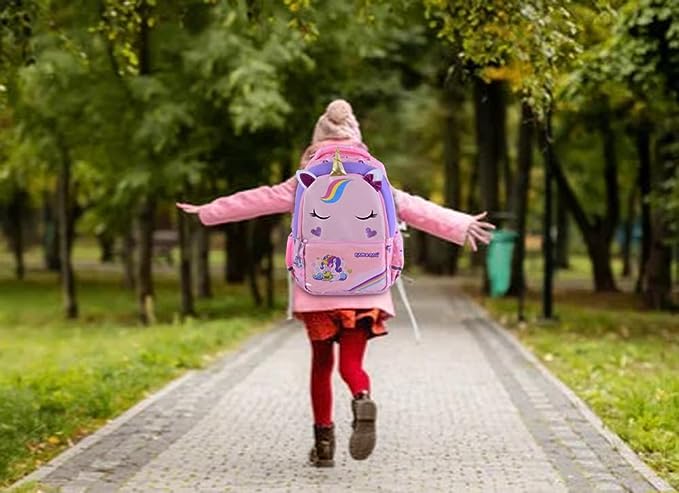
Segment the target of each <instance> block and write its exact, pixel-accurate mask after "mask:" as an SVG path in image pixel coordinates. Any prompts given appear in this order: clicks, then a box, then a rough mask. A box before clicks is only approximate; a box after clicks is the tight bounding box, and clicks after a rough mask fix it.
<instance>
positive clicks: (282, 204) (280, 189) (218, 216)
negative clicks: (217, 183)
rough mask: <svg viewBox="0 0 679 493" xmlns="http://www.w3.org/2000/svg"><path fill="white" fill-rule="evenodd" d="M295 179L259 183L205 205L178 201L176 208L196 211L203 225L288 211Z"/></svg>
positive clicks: (293, 200)
mask: <svg viewBox="0 0 679 493" xmlns="http://www.w3.org/2000/svg"><path fill="white" fill-rule="evenodd" d="M296 188H297V179H296V178H295V177H294V176H293V177H292V178H290V179H288V180H287V181H284V182H283V183H279V184H278V185H274V186H271V187H270V186H262V187H258V188H253V189H251V190H244V191H242V192H238V193H234V194H233V195H228V196H226V197H220V198H218V199H215V200H213V201H212V202H210V203H209V204H205V205H192V204H181V203H178V204H177V207H179V208H180V209H182V210H184V211H185V212H188V213H189V214H198V217H199V219H200V222H202V223H203V224H205V225H206V226H212V225H214V224H222V223H230V222H235V221H244V220H246V219H252V218H254V217H259V216H266V215H269V214H282V213H284V212H292V209H293V207H294V203H295V190H296Z"/></svg>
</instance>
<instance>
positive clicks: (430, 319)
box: [30, 280, 670, 493]
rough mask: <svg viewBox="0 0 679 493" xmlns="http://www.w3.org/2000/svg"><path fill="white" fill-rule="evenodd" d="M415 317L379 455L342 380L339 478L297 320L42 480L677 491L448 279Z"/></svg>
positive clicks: (67, 485) (88, 485)
mask: <svg viewBox="0 0 679 493" xmlns="http://www.w3.org/2000/svg"><path fill="white" fill-rule="evenodd" d="M409 292H411V296H412V297H413V298H414V299H413V304H414V308H415V311H416V313H417V314H418V318H419V321H420V322H421V325H422V331H423V339H422V342H421V344H419V345H418V344H416V343H415V341H414V339H413V336H412V331H411V329H410V327H409V325H408V320H407V318H405V317H400V318H399V319H398V320H397V321H395V322H394V323H392V324H391V327H390V330H391V333H390V335H388V336H387V337H383V338H380V339H377V340H375V341H373V342H372V343H371V344H370V346H369V349H368V354H367V364H366V368H367V370H368V371H369V373H370V375H371V377H372V381H373V395H374V398H375V400H376V401H377V403H378V405H379V414H378V416H379V421H378V446H377V449H376V451H375V453H374V454H373V456H372V457H371V458H370V459H369V460H367V461H364V462H355V461H352V460H351V458H350V457H349V454H348V451H347V450H346V449H347V440H348V436H349V421H350V415H349V393H348V391H347V390H346V387H345V386H344V384H343V383H342V382H341V381H340V380H339V378H337V377H336V379H335V388H336V400H335V409H336V417H335V418H336V423H337V432H338V453H337V457H336V467H335V468H334V469H315V468H313V467H310V466H308V465H307V464H306V456H307V452H308V449H309V446H310V444H311V437H312V431H311V426H310V422H311V412H310V405H309V397H308V393H307V388H308V384H307V382H308V365H309V353H308V347H307V342H306V340H305V334H304V332H303V330H302V328H301V327H300V326H299V325H298V324H297V323H287V324H284V325H282V326H280V327H279V328H277V329H275V330H273V331H272V332H270V333H268V334H265V335H261V336H258V337H256V338H254V339H253V340H251V341H250V342H249V343H247V344H246V345H245V347H243V348H242V349H241V350H240V351H239V352H238V353H235V354H233V355H231V356H228V357H227V358H225V359H224V360H223V361H222V362H221V363H220V364H218V365H216V366H214V367H211V368H210V369H208V370H206V371H201V372H192V373H189V374H188V375H186V376H185V377H183V378H181V379H179V380H177V381H175V382H174V383H172V384H171V385H169V386H168V387H167V388H165V389H164V390H163V391H161V392H160V393H159V394H157V395H155V396H153V397H152V398H150V399H148V400H146V401H144V402H142V403H141V404H139V405H138V406H136V407H135V408H133V409H131V410H130V411H129V412H127V413H126V414H125V415H123V416H121V417H120V418H119V419H117V420H115V421H113V422H111V423H110V424H109V425H107V426H106V427H105V428H103V429H102V430H100V431H99V432H98V433H96V434H95V435H93V436H91V437H89V438H87V439H85V440H83V441H82V442H81V443H80V444H78V445H77V446H76V447H75V448H73V449H71V450H69V451H67V452H65V453H64V454H62V455H61V456H60V457H58V458H57V459H55V460H54V461H53V462H52V463H50V464H48V465H47V466H45V467H43V468H42V469H40V470H38V471H37V472H36V473H34V474H33V475H32V476H31V477H30V479H35V480H40V481H42V482H44V483H46V484H49V485H53V486H61V487H62V490H61V491H62V492H64V493H70V492H81V491H93V492H97V493H98V492H108V491H122V492H155V491H173V492H174V491H177V492H212V491H215V492H217V491H238V492H240V491H245V492H250V491H262V492H270V491H290V492H305V491H318V492H334V491H337V492H340V491H356V492H370V491H387V492H401V491H402V492H425V491H426V492H432V491H446V492H448V491H456V492H457V491H462V492H465V491H479V492H489V491H500V492H503V493H504V492H514V491H516V492H524V491H528V492H561V491H571V492H578V493H579V492H592V491H606V492H618V491H632V492H648V491H658V490H661V491H663V490H664V491H669V490H670V488H669V487H668V486H667V485H666V484H665V483H663V482H662V481H661V480H659V479H658V478H657V477H656V476H655V475H654V474H653V473H652V472H651V471H650V470H649V469H648V468H646V466H644V465H643V464H642V463H641V462H640V461H639V459H638V458H637V457H636V456H634V454H632V453H631V452H630V451H629V449H628V448H627V447H626V446H624V445H623V444H622V443H621V442H620V441H619V439H617V437H615V436H613V435H611V434H610V433H608V432H606V431H605V430H603V428H602V427H601V426H600V424H599V423H598V420H597V419H596V418H594V417H593V415H592V414H591V413H590V412H589V410H587V409H586V408H585V407H584V406H583V405H582V403H580V402H579V401H578V400H577V399H576V398H574V396H573V395H572V393H571V392H570V391H569V390H568V389H566V388H565V387H563V385H561V384H560V383H559V382H558V381H556V380H555V379H554V378H553V377H551V376H550V375H549V374H547V373H546V371H545V370H544V369H543V368H542V367H541V366H540V365H539V363H537V362H536V361H535V360H534V359H533V358H532V357H531V356H530V355H528V354H527V353H526V352H525V351H524V350H523V349H522V348H521V347H519V346H518V345H517V343H516V342H515V341H514V340H513V339H512V338H511V337H509V336H507V335H506V334H505V333H504V331H503V330H502V329H499V328H498V327H497V326H495V325H494V324H493V323H491V322H490V321H489V320H488V319H487V318H486V317H485V315H484V314H483V313H482V312H481V311H480V310H479V309H478V308H477V307H476V306H475V305H474V304H472V303H471V302H470V301H468V300H467V299H466V298H464V297H462V296H460V295H459V294H458V293H456V292H455V291H454V289H453V288H452V286H451V285H450V283H447V282H445V281H433V280H426V281H420V282H418V283H417V284H416V285H414V286H411V287H409Z"/></svg>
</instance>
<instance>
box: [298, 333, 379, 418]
mask: <svg viewBox="0 0 679 493" xmlns="http://www.w3.org/2000/svg"><path fill="white" fill-rule="evenodd" d="M367 341H368V338H367V334H366V332H365V331H364V330H361V329H349V330H347V329H344V330H342V331H341V333H340V336H339V373H340V376H341V377H342V380H344V381H345V382H346V384H347V385H348V386H349V390H350V391H351V395H352V396H354V395H356V394H357V393H359V392H361V391H363V390H367V391H368V392H369V391H370V378H369V377H368V374H367V373H366V372H365V371H364V370H363V355H364V353H365V346H366V343H367ZM311 348H312V357H311V403H312V407H313V410H314V422H315V423H316V424H317V425H330V424H332V378H331V377H332V369H333V366H334V364H335V355H334V343H333V342H332V341H330V340H325V341H311Z"/></svg>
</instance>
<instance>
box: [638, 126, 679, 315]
mask: <svg viewBox="0 0 679 493" xmlns="http://www.w3.org/2000/svg"><path fill="white" fill-rule="evenodd" d="M678 142H679V134H675V133H671V132H670V133H667V134H665V135H663V136H662V138H661V139H660V140H659V141H658V147H657V149H658V151H657V162H656V166H655V168H656V169H655V170H654V173H653V175H654V178H653V183H654V188H655V189H656V190H657V191H658V192H657V193H658V196H659V197H661V198H662V197H663V195H666V193H667V192H664V191H663V185H664V183H665V182H667V181H668V180H670V179H672V178H673V177H674V176H675V170H676V169H677V166H678V164H677V163H678V162H679V151H677V143H678ZM651 234H652V236H651V251H650V252H649V257H648V262H647V264H646V272H645V281H646V289H645V295H646V300H647V302H648V304H649V305H650V306H651V308H653V309H656V310H664V309H669V308H672V307H673V303H672V246H671V243H670V241H669V238H670V218H668V217H665V213H664V211H663V210H662V208H660V207H658V208H657V211H655V213H654V214H653V221H652V223H651Z"/></svg>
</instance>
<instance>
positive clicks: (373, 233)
mask: <svg viewBox="0 0 679 493" xmlns="http://www.w3.org/2000/svg"><path fill="white" fill-rule="evenodd" d="M365 234H366V235H368V238H372V237H373V236H375V235H376V234H377V231H375V230H374V229H370V228H365Z"/></svg>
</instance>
